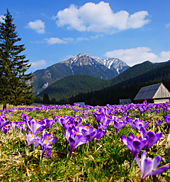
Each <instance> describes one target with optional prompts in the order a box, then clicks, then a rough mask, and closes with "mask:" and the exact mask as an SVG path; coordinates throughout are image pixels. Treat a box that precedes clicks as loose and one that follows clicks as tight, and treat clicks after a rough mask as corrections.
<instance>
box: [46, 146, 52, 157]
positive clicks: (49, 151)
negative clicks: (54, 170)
mask: <svg viewBox="0 0 170 182" xmlns="http://www.w3.org/2000/svg"><path fill="white" fill-rule="evenodd" d="M51 150H52V149H51V148H47V150H46V157H47V158H50V156H51Z"/></svg>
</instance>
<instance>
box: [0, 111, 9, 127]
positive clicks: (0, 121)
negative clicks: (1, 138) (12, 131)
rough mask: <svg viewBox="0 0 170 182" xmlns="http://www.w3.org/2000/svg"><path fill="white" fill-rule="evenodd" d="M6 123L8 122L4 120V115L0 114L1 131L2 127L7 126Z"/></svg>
mask: <svg viewBox="0 0 170 182" xmlns="http://www.w3.org/2000/svg"><path fill="white" fill-rule="evenodd" d="M8 123H9V121H8V120H6V117H5V116H4V115H1V114H0V129H1V128H2V127H3V126H5V125H7V124H8Z"/></svg>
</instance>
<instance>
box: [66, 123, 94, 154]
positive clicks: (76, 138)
mask: <svg viewBox="0 0 170 182" xmlns="http://www.w3.org/2000/svg"><path fill="white" fill-rule="evenodd" d="M81 131H82V129H80V130H79V127H78V128H76V127H74V126H73V127H69V128H68V129H66V133H65V132H63V134H64V137H65V138H66V139H67V141H68V142H69V143H70V155H71V154H72V152H73V150H74V149H75V148H77V147H78V146H80V145H83V144H85V143H87V142H88V141H89V139H90V135H87V134H86V132H84V133H83V132H81Z"/></svg>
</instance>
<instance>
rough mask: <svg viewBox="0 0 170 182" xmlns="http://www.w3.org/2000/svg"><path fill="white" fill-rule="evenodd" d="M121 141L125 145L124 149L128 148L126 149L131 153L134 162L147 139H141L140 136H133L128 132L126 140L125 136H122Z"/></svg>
mask: <svg viewBox="0 0 170 182" xmlns="http://www.w3.org/2000/svg"><path fill="white" fill-rule="evenodd" d="M122 141H123V143H124V144H125V145H126V147H128V149H129V150H130V151H131V152H132V155H133V162H134V160H135V158H136V157H137V155H138V153H139V152H140V150H141V149H142V148H143V147H145V145H146V144H147V142H148V139H146V138H142V137H141V135H140V134H137V136H134V135H133V134H132V133H131V132H130V133H129V136H128V138H126V136H124V135H123V136H122Z"/></svg>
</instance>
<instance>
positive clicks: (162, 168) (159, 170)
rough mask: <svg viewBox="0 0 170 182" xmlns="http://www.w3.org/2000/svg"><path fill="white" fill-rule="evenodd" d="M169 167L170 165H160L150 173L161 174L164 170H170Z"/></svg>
mask: <svg viewBox="0 0 170 182" xmlns="http://www.w3.org/2000/svg"><path fill="white" fill-rule="evenodd" d="M168 168H169V165H166V166H162V167H160V168H159V169H157V170H156V171H154V172H152V173H150V175H156V174H161V173H163V172H165V171H167V170H168Z"/></svg>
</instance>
